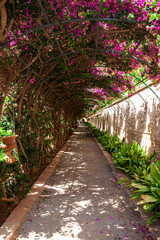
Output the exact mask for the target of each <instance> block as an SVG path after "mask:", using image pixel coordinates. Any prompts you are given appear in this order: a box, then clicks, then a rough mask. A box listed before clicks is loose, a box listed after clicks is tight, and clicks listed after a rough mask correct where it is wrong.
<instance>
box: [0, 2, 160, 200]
mask: <svg viewBox="0 0 160 240" xmlns="http://www.w3.org/2000/svg"><path fill="white" fill-rule="evenodd" d="M159 33H160V2H159V1H157V0H155V1H149V0H139V1H137V0H92V1H90V0H87V1H85V0H65V1H64V0H50V1H47V0H36V1H34V0H27V1H22V0H1V1H0V113H1V122H0V135H1V136H3V135H7V134H8V135H9V134H10V133H11V134H16V135H18V137H17V146H18V151H16V152H15V155H16V157H17V158H18V159H19V161H16V162H14V163H12V164H9V163H7V161H6V156H5V153H4V150H2V149H1V153H0V154H1V155H0V177H1V183H0V184H1V192H0V196H1V199H2V200H4V201H10V200H8V199H12V200H13V199H14V200H15V201H17V198H21V195H23V194H24V189H27V188H28V185H29V183H28V181H31V179H32V178H33V179H35V176H37V174H38V173H39V172H40V171H42V169H43V168H44V167H45V166H46V165H47V164H48V163H49V162H50V161H51V159H52V158H53V156H54V154H55V153H56V152H57V151H58V150H59V149H60V148H61V147H62V146H63V144H64V143H65V141H66V140H67V139H68V138H69V136H70V135H71V134H72V132H73V131H74V129H75V128H76V127H77V121H78V120H79V119H80V118H82V117H83V116H87V115H88V114H92V113H93V112H94V109H95V106H96V105H99V106H100V107H103V106H106V105H107V104H109V103H111V102H113V101H115V100H116V99H118V98H121V96H122V95H123V93H125V92H127V91H128V92H132V90H133V89H135V87H136V86H137V85H138V84H140V83H142V81H145V80H150V81H152V82H154V83H155V84H156V83H158V82H159V81H160V74H159V67H160V60H159V54H160V51H159V43H160V36H159ZM17 155H18V156H17ZM29 179H30V180H29ZM22 190H23V191H22Z"/></svg>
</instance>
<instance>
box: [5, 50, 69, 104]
mask: <svg viewBox="0 0 160 240" xmlns="http://www.w3.org/2000/svg"><path fill="white" fill-rule="evenodd" d="M9 51H10V52H11V53H12V54H14V55H15V56H16V57H17V58H18V59H19V61H20V62H21V63H23V64H24V65H25V66H26V65H27V64H26V63H25V62H24V61H23V60H22V59H21V58H20V57H19V56H17V55H16V54H15V53H14V52H13V51H12V49H9ZM32 72H33V73H34V74H35V75H37V76H38V77H39V78H40V79H42V77H41V76H40V75H39V74H38V73H37V72H35V71H34V70H32ZM44 82H45V84H46V85H47V86H48V87H49V88H50V89H51V90H52V93H53V92H54V93H55V94H56V95H57V96H58V97H59V98H60V99H61V100H62V101H64V102H65V100H64V99H63V98H61V96H59V94H58V93H57V92H56V91H55V90H54V89H53V88H52V87H51V86H50V85H49V84H48V83H47V82H46V81H45V80H44Z"/></svg>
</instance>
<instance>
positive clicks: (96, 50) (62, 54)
mask: <svg viewBox="0 0 160 240" xmlns="http://www.w3.org/2000/svg"><path fill="white" fill-rule="evenodd" d="M38 3H39V6H40V7H41V10H42V12H43V14H44V17H45V19H46V21H47V24H46V25H41V26H39V27H37V28H34V29H32V30H30V31H28V32H26V33H24V34H21V35H19V36H18V37H17V38H15V39H12V40H10V41H8V42H7V43H5V44H6V45H7V44H8V43H9V42H12V41H14V40H16V39H19V38H20V37H22V36H24V35H26V34H28V33H31V32H34V31H36V30H40V29H44V28H46V27H50V28H51V26H53V25H57V22H55V23H50V22H49V19H48V16H47V15H46V12H45V10H44V8H43V6H42V2H41V0H38ZM101 7H102V0H101V1H100V11H99V16H98V18H88V19H70V20H63V21H60V22H61V23H67V22H84V21H89V20H90V21H98V27H97V35H96V48H95V49H93V50H90V51H95V62H96V55H97V52H98V51H107V52H114V53H118V54H121V55H126V54H125V53H122V52H119V51H114V50H108V49H97V47H98V35H99V22H100V21H101V20H102V21H116V22H117V21H119V22H131V23H137V21H136V20H127V19H116V18H100V15H101ZM51 31H52V35H53V37H54V39H55V41H56V43H57V45H58V48H59V50H60V53H61V54H60V55H59V56H58V57H61V56H62V57H63V60H64V63H65V65H66V67H67V71H68V74H69V77H70V80H71V75H70V72H69V70H68V66H67V63H66V61H65V59H64V56H65V55H66V54H64V53H63V51H62V49H61V46H60V44H59V42H58V41H57V39H56V35H55V33H54V32H53V29H51ZM142 40H143V38H142V39H140V41H139V42H138V44H137V45H136V47H135V48H134V50H133V51H132V53H133V52H134V51H135V50H136V49H137V48H138V46H139V45H140V42H141V41H142ZM5 44H3V45H2V46H4V45H5ZM2 46H0V48H2ZM10 50H11V49H10ZM12 52H13V51H12ZM70 53H71V54H73V53H72V52H70ZM132 53H131V54H128V55H127V58H128V57H132V58H134V59H136V60H137V61H139V62H141V63H143V64H145V65H148V64H147V63H145V62H144V61H142V60H140V59H139V58H137V57H135V56H132ZM14 55H16V54H15V53H14ZM16 57H18V56H17V55H16ZM18 58H19V57H18ZM19 60H20V61H21V62H22V63H23V64H25V62H24V61H23V60H22V59H21V58H19ZM25 65H26V64H25ZM31 72H33V73H34V74H36V75H37V76H38V77H40V76H39V74H38V73H36V72H35V71H34V70H32V71H31ZM50 78H52V76H49V77H48V78H47V79H42V78H41V77H40V79H42V80H41V81H40V83H41V82H42V81H43V82H45V83H46V84H47V86H49V87H50V88H51V86H50V85H49V84H48V83H47V82H46V81H47V80H48V79H50ZM40 83H39V84H40ZM51 90H52V91H53V92H54V93H55V94H56V95H57V96H58V97H60V96H59V94H57V93H56V91H55V90H53V89H52V88H51ZM153 92H154V91H153ZM154 94H155V93H154ZM60 98H61V97H60ZM61 99H62V98H61ZM62 100H63V99H62ZM63 101H64V100H63Z"/></svg>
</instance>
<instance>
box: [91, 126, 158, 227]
mask: <svg viewBox="0 0 160 240" xmlns="http://www.w3.org/2000/svg"><path fill="white" fill-rule="evenodd" d="M87 125H88V126H89V127H90V129H91V130H92V131H93V134H94V135H95V136H96V138H97V139H98V141H99V142H101V143H102V145H103V146H104V148H105V150H107V151H108V152H109V153H110V154H111V155H112V159H113V163H114V164H115V165H116V166H117V167H118V168H120V169H121V170H122V171H124V172H125V173H126V174H127V175H129V176H130V177H131V180H129V182H130V185H129V186H132V187H134V188H137V190H136V191H135V192H136V193H135V194H134V195H133V196H132V199H136V198H141V199H142V200H141V201H140V202H139V204H143V208H144V210H145V212H148V211H151V210H154V212H155V214H154V215H153V216H152V217H151V218H150V219H149V220H148V224H151V223H152V222H153V221H154V220H155V219H156V218H157V217H160V161H157V164H156V163H154V162H153V160H154V159H155V157H156V154H155V152H153V153H152V154H151V155H150V156H149V155H147V154H146V153H145V152H144V150H143V148H142V147H140V146H139V144H138V143H137V142H134V143H133V144H131V145H127V144H126V143H125V142H124V139H123V140H120V139H119V137H118V136H117V135H115V136H112V135H110V134H109V133H106V132H105V131H102V132H101V131H100V130H98V129H97V128H96V127H95V126H93V125H92V124H90V123H87ZM123 181H126V179H125V180H123V179H122V181H119V182H123Z"/></svg>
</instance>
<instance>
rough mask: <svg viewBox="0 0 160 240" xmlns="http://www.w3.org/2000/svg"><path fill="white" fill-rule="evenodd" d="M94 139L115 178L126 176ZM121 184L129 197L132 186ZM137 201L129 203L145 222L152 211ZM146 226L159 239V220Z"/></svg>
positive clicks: (132, 191)
mask: <svg viewBox="0 0 160 240" xmlns="http://www.w3.org/2000/svg"><path fill="white" fill-rule="evenodd" d="M95 141H96V142H97V144H98V146H99V147H100V149H101V150H102V152H103V154H104V156H105V157H106V159H107V161H108V162H109V165H110V167H111V169H112V171H113V173H114V175H115V177H116V178H117V180H118V181H119V180H121V179H123V178H126V177H128V176H127V175H126V174H124V173H123V172H122V171H121V170H120V169H118V168H117V167H116V166H115V165H114V164H113V160H112V157H111V155H110V154H109V153H108V152H107V151H106V150H105V149H104V147H103V146H102V144H101V143H100V142H98V141H97V139H96V138H95ZM121 185H122V186H123V188H124V189H125V191H126V193H127V194H128V195H129V197H131V196H132V195H133V194H134V190H133V188H127V185H128V184H127V183H125V182H123V183H121ZM137 202H138V201H137V200H131V202H130V203H131V204H132V205H133V207H134V208H136V209H137V210H138V211H139V212H140V215H141V217H142V218H143V219H144V221H145V222H146V223H147V221H148V220H149V218H150V217H151V216H152V215H153V213H152V212H148V213H144V210H143V208H142V206H140V205H137ZM148 227H149V229H150V230H151V231H152V233H153V234H154V235H155V236H156V238H157V239H158V240H160V222H159V220H158V219H157V220H155V221H154V222H153V223H151V224H150V225H149V226H148Z"/></svg>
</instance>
